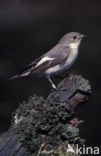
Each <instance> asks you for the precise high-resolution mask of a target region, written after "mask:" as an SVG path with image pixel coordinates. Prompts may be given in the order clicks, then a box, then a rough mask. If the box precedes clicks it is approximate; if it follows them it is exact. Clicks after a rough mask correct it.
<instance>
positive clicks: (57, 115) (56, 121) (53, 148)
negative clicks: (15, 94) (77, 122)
mask: <svg viewBox="0 0 101 156" xmlns="http://www.w3.org/2000/svg"><path fill="white" fill-rule="evenodd" d="M67 79H68V81H69V83H67ZM63 84H65V85H64V86H63ZM75 86H76V88H75ZM85 87H86V88H85ZM59 88H67V92H65V91H64V92H63V91H52V92H51V93H50V95H49V96H48V98H47V99H46V100H45V99H44V98H43V97H38V96H36V95H33V96H31V97H30V98H29V100H28V101H27V102H23V103H21V104H20V105H19V107H18V109H17V110H16V112H15V113H14V114H13V116H14V117H13V122H12V126H11V129H12V128H14V127H15V126H16V127H18V128H16V132H17V133H19V135H20V142H21V143H22V145H23V146H24V147H25V149H26V150H27V151H30V153H31V155H32V156H36V155H37V154H38V152H39V150H40V148H41V145H43V146H42V149H41V154H40V156H41V155H42V156H46V155H49V156H57V155H58V156H65V155H67V153H66V151H67V149H68V143H70V142H72V143H76V142H78V140H79V143H80V142H81V141H80V138H79V139H77V141H76V138H77V137H78V136H79V128H77V127H74V126H72V125H71V124H70V122H69V121H70V119H72V118H73V116H74V110H73V108H72V107H71V105H70V103H69V100H68V97H69V96H67V95H70V94H71V93H72V92H74V91H75V89H78V88H79V89H82V90H83V91H88V90H89V89H90V86H89V82H88V81H86V80H85V79H83V78H82V77H80V76H74V77H73V76H70V77H69V78H66V79H64V80H63V81H62V82H61V83H60V84H59ZM63 96H64V98H65V100H64V98H63ZM15 116H17V117H18V121H19V122H18V123H17V122H15ZM21 117H22V118H21ZM19 119H22V120H19ZM70 155H71V154H69V155H67V156H70ZM72 156H73V154H72Z"/></svg>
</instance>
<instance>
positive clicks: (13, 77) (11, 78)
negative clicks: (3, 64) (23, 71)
mask: <svg viewBox="0 0 101 156" xmlns="http://www.w3.org/2000/svg"><path fill="white" fill-rule="evenodd" d="M19 77H20V76H19V75H14V76H12V77H10V78H8V79H7V80H6V81H4V83H8V82H9V81H10V80H13V79H16V78H19Z"/></svg>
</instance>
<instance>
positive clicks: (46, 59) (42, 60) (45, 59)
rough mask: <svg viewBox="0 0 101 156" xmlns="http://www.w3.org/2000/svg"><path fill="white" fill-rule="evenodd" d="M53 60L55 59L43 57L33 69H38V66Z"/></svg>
mask: <svg viewBox="0 0 101 156" xmlns="http://www.w3.org/2000/svg"><path fill="white" fill-rule="evenodd" d="M54 59H55V58H51V57H49V56H45V57H43V58H42V59H41V60H40V61H39V62H38V63H37V64H36V66H35V67H38V66H39V65H41V64H43V63H44V62H46V61H52V60H54Z"/></svg>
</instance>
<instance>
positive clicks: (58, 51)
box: [30, 45, 70, 75]
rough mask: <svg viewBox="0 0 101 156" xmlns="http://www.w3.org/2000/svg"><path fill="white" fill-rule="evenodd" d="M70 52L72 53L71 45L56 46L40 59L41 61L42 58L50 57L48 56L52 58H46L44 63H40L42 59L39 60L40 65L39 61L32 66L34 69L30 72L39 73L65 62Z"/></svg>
mask: <svg viewBox="0 0 101 156" xmlns="http://www.w3.org/2000/svg"><path fill="white" fill-rule="evenodd" d="M69 54H70V48H69V47H67V46H60V45H57V46H55V47H54V48H53V49H51V50H50V51H49V52H48V53H46V54H45V55H43V57H42V58H41V59H40V61H42V59H44V58H47V57H48V58H50V60H48V59H46V60H45V61H43V62H42V63H40V61H39V62H38V63H39V65H38V63H37V64H36V66H33V67H32V71H31V73H30V74H31V75H33V74H39V73H41V72H43V71H45V70H46V69H48V68H51V67H54V66H56V65H58V64H60V63H62V62H64V61H65V60H66V59H67V58H68V56H69Z"/></svg>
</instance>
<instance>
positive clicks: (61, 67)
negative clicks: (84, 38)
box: [45, 43, 79, 75]
mask: <svg viewBox="0 0 101 156" xmlns="http://www.w3.org/2000/svg"><path fill="white" fill-rule="evenodd" d="M78 46H79V45H78V43H77V44H75V43H71V44H70V48H71V53H70V55H69V57H68V58H67V60H66V61H64V62H63V63H61V64H59V65H56V66H54V67H51V68H49V69H47V70H46V71H45V74H47V75H52V74H57V73H61V72H63V71H64V70H68V69H69V68H70V67H71V66H72V65H73V64H74V62H75V60H76V58H77V56H78Z"/></svg>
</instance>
